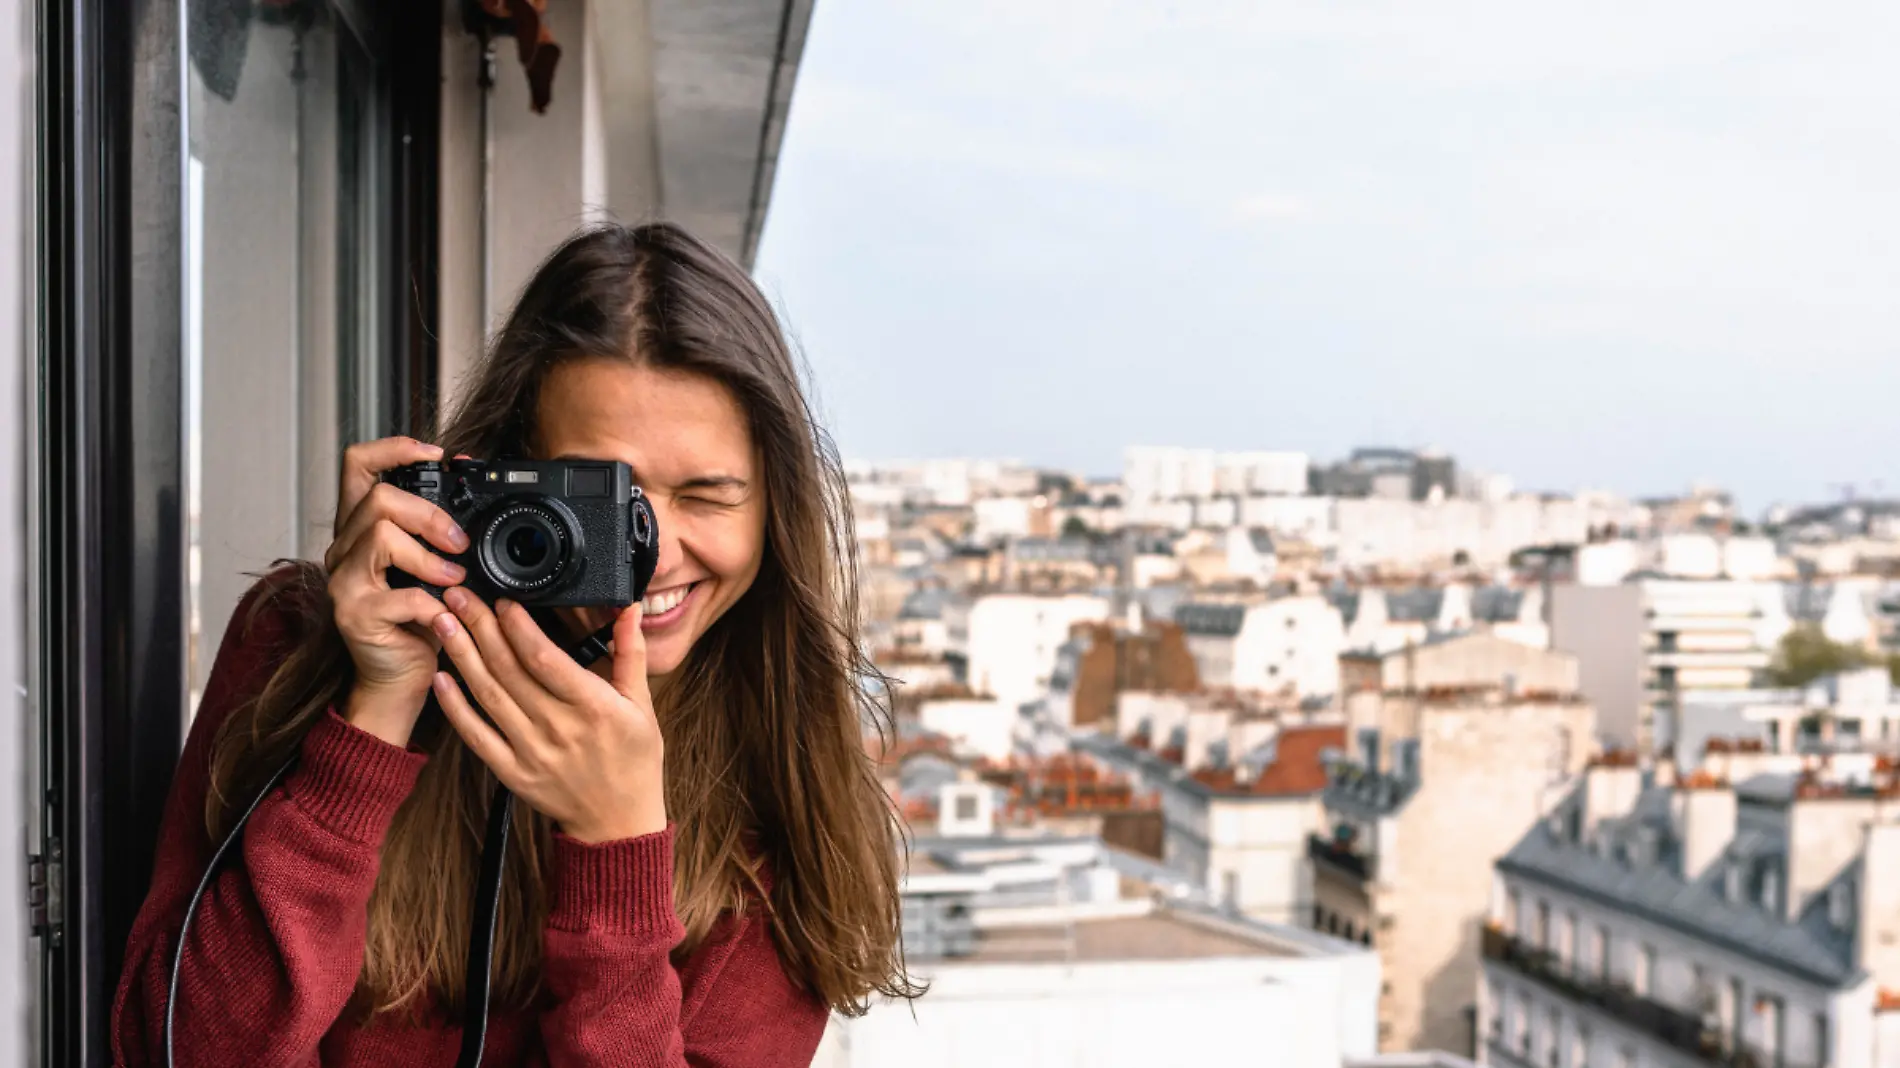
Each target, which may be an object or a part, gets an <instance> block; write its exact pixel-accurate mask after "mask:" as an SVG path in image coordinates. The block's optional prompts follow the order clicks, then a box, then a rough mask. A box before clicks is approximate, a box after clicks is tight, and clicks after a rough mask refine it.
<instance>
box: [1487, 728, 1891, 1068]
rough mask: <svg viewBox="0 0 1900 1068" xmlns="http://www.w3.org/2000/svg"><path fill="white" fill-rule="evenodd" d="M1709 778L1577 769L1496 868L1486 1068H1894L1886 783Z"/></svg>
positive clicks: (1622, 766) (1726, 773)
mask: <svg viewBox="0 0 1900 1068" xmlns="http://www.w3.org/2000/svg"><path fill="white" fill-rule="evenodd" d="M1723 759H1724V760H1725V761H1726V763H1724V764H1720V765H1714V766H1705V767H1703V768H1701V769H1699V774H1696V775H1694V776H1691V777H1686V778H1684V779H1683V781H1682V782H1681V783H1680V784H1675V783H1670V782H1667V781H1666V780H1664V779H1659V780H1657V781H1656V782H1655V783H1653V784H1649V783H1646V782H1645V776H1646V773H1645V772H1643V771H1642V770H1640V769H1638V768H1637V767H1636V766H1635V765H1634V763H1633V762H1616V763H1614V764H1613V765H1599V766H1596V767H1593V768H1591V769H1590V770H1589V771H1588V772H1587V773H1586V775H1585V776H1584V778H1583V780H1582V783H1581V784H1580V786H1579V788H1578V789H1577V790H1576V791H1575V793H1574V794H1572V795H1571V796H1570V797H1569V798H1568V799H1567V800H1566V801H1564V802H1563V803H1562V804H1560V805H1559V806H1557V807H1556V808H1555V809H1553V810H1552V811H1551V813H1550V814H1549V816H1548V818H1546V819H1545V820H1544V821H1542V822H1540V824H1539V825H1538V826H1537V827H1535V828H1534V829H1533V830H1532V831H1531V832H1530V833H1528V834H1527V835H1525V837H1524V838H1523V840H1522V841H1520V842H1519V843H1518V844H1517V846H1516V847H1515V848H1513V849H1512V850H1511V851H1510V852H1509V853H1508V854H1506V855H1505V856H1504V857H1503V858H1502V859H1501V860H1500V861H1499V862H1498V864H1497V877H1496V892H1495V901H1494V905H1493V911H1492V926H1491V928H1490V929H1489V930H1488V931H1487V934H1486V937H1485V939H1484V956H1485V962H1484V976H1483V979H1482V981H1481V983H1480V988H1479V991H1478V995H1479V1002H1480V1027H1481V1033H1482V1034H1483V1035H1484V1043H1483V1058H1482V1059H1483V1060H1485V1061H1486V1062H1487V1063H1491V1064H1499V1065H1507V1066H1512V1068H1520V1066H1522V1068H1528V1066H1532V1065H1535V1066H1537V1068H1544V1066H1546V1065H1548V1064H1553V1063H1559V1064H1564V1065H1574V1066H1578V1068H1611V1066H1623V1065H1628V1066H1643V1068H1647V1066H1659V1068H1660V1066H1670V1068H1673V1066H1682V1068H1689V1066H1692V1065H1708V1064H1751V1065H1780V1066H1784V1068H1876V1066H1891V1065H1895V1064H1900V1013H1897V1012H1895V1011H1892V1010H1893V1009H1894V1008H1896V1007H1900V1006H1895V1005H1893V1004H1892V1003H1891V1002H1890V1001H1888V1000H1887V999H1885V998H1883V996H1882V995H1881V994H1880V991H1881V990H1882V989H1883V988H1886V989H1892V988H1894V987H1895V986H1897V985H1900V822H1896V820H1897V819H1900V805H1896V801H1895V794H1894V788H1893V783H1892V782H1891V773H1883V774H1884V775H1885V778H1882V779H1876V780H1872V781H1867V782H1864V783H1861V784H1854V783H1848V782H1842V781H1838V780H1835V781H1830V780H1828V779H1826V778H1824V777H1821V776H1819V775H1817V774H1815V773H1812V772H1810V773H1807V774H1805V775H1788V774H1774V773H1763V774H1753V773H1752V772H1751V769H1749V768H1747V767H1745V766H1744V764H1745V763H1746V762H1747V761H1748V760H1751V759H1756V758H1755V757H1752V756H1748V755H1740V756H1736V757H1725V758H1723ZM1760 759H1770V758H1769V757H1767V756H1765V755H1764V756H1763V757H1762V758H1760ZM1870 767H1871V765H1870Z"/></svg>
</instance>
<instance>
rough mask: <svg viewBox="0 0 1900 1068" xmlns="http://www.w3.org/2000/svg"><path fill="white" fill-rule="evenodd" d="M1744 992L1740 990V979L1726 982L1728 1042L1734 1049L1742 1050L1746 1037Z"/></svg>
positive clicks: (1746, 1021) (1746, 1016) (1746, 1012)
mask: <svg viewBox="0 0 1900 1068" xmlns="http://www.w3.org/2000/svg"><path fill="white" fill-rule="evenodd" d="M1746 993H1747V992H1746V991H1745V990H1743V989H1742V981H1741V980H1740V979H1730V980H1729V981H1728V1004H1729V1019H1728V1025H1729V1041H1730V1042H1731V1043H1732V1044H1733V1045H1734V1047H1735V1048H1736V1049H1741V1048H1742V1042H1743V1041H1744V1039H1745V1038H1746V1037H1747V1035H1748V1007H1747V1006H1748V1002H1747V999H1746V997H1745V995H1746Z"/></svg>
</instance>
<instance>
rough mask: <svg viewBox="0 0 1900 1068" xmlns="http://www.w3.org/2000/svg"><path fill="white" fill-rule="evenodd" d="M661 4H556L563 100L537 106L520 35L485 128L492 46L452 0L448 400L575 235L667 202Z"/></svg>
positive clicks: (590, 0) (447, 142)
mask: <svg viewBox="0 0 1900 1068" xmlns="http://www.w3.org/2000/svg"><path fill="white" fill-rule="evenodd" d="M649 14H650V12H649V11H648V6H647V3H646V0H585V2H581V3H560V4H550V5H548V10H547V12H546V13H545V14H544V16H543V17H544V18H545V19H546V20H547V23H548V26H549V28H550V29H551V30H552V31H553V33H554V37H555V40H556V41H557V42H559V44H560V45H561V50H562V51H561V62H560V67H559V69H558V70H557V71H556V73H555V76H554V95H553V100H552V101H551V102H550V103H549V105H548V109H547V111H546V112H545V113H544V114H540V115H537V114H535V113H534V111H533V110H532V109H531V108H530V107H529V100H528V84H527V78H526V77H525V76H524V75H523V73H522V70H521V64H520V62H519V61H518V60H517V59H516V58H515V52H514V44H513V41H512V40H503V41H500V42H499V47H498V53H497V64H496V67H497V69H496V81H495V88H494V90H493V91H492V93H491V95H490V97H489V99H488V102H487V103H488V111H487V125H486V128H485V127H484V124H483V113H482V93H481V90H480V88H479V87H478V85H477V81H476V79H477V76H478V74H479V71H480V65H481V58H480V48H479V46H478V44H477V42H476V40H475V39H474V38H473V37H472V36H470V35H469V34H467V33H464V32H463V31H462V28H461V16H460V5H459V3H457V2H456V0H445V4H444V19H443V26H444V31H443V41H442V48H443V52H442V72H443V87H442V125H441V145H440V158H441V183H442V184H441V193H442V203H441V211H440V217H439V226H440V232H441V235H442V237H441V241H442V258H441V283H440V288H439V290H438V292H437V298H438V301H439V305H438V315H439V318H440V323H439V329H440V336H441V352H440V379H441V385H442V396H443V397H444V398H445V399H452V398H453V397H454V396H456V395H457V394H456V389H457V386H458V385H459V384H460V382H461V380H462V378H463V376H464V375H465V374H466V372H467V370H468V368H469V367H470V366H471V365H472V363H473V362H474V360H475V359H476V358H477V357H479V356H480V354H481V352H482V350H483V347H484V346H485V344H486V341H487V338H488V336H489V334H490V332H492V331H493V330H494V329H495V328H496V327H498V326H500V325H501V322H502V320H503V319H505V318H506V316H507V313H508V310H509V308H510V307H511V306H512V305H513V303H514V299H515V296H516V294H517V293H518V292H519V291H520V289H521V287H522V285H524V284H525V283H526V282H527V279H528V277H529V275H530V274H532V273H533V271H534V268H535V267H536V265H538V264H539V263H540V262H541V261H542V260H543V259H544V258H546V256H547V255H548V253H550V252H552V251H554V248H555V246H556V245H558V244H559V243H560V242H561V241H562V240H563V239H564V238H566V237H567V236H568V235H569V234H571V233H573V231H574V230H575V229H576V228H578V227H580V226H581V225H583V224H585V223H587V222H590V221H594V220H597V219H602V218H610V217H611V218H617V219H620V220H621V221H624V222H629V223H638V222H643V221H646V220H647V219H649V218H652V217H654V216H656V215H657V214H658V213H659V209H660V207H661V191H660V182H659V174H658V147H657V140H656V133H655V131H656V128H657V119H656V115H655V90H654V84H653V46H652V35H651V27H650V26H649V23H648V18H649ZM485 206H486V207H487V208H488V209H489V210H488V212H487V219H486V225H485V226H484V218H483V209H484V207H485ZM484 257H486V258H484ZM484 265H486V271H484Z"/></svg>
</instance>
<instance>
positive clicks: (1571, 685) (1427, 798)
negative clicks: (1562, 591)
mask: <svg viewBox="0 0 1900 1068" xmlns="http://www.w3.org/2000/svg"><path fill="white" fill-rule="evenodd" d="M1576 680H1577V668H1576V662H1575V660H1574V659H1573V658H1571V657H1568V656H1566V655H1564V654H1562V653H1556V652H1552V651H1550V650H1543V649H1534V648H1531V647H1529V646H1526V645H1522V644H1520V643H1517V642H1512V641H1509V640H1507V639H1504V638H1500V637H1498V636H1496V635H1492V634H1469V635H1464V636H1461V637H1454V638H1448V639H1445V640H1442V641H1438V642H1434V643H1430V644H1427V645H1425V646H1421V647H1414V648H1410V649H1406V650H1401V651H1398V652H1393V653H1388V654H1385V655H1383V656H1361V657H1347V658H1343V659H1342V661H1341V681H1342V684H1343V686H1344V688H1345V702H1346V715H1347V717H1348V720H1349V722H1350V724H1351V728H1352V731H1353V738H1354V745H1353V752H1352V754H1351V755H1350V756H1349V757H1347V758H1344V759H1340V760H1337V761H1334V762H1333V764H1332V767H1331V768H1330V770H1329V772H1328V775H1327V782H1326V787H1325V789H1324V791H1323V792H1322V794H1321V804H1322V807H1323V809H1324V815H1325V820H1326V829H1325V830H1324V831H1323V832H1319V833H1315V834H1314V835H1313V836H1312V838H1311V839H1310V840H1309V843H1308V853H1309V856H1310V857H1311V859H1312V861H1313V869H1314V872H1313V910H1312V915H1311V916H1310V918H1309V921H1308V922H1310V923H1311V924H1313V926H1314V927H1315V928H1316V929H1318V930H1322V931H1325V932H1328V933H1337V934H1339V935H1341V936H1343V937H1347V938H1352V939H1357V940H1359V941H1362V942H1365V943H1367V944H1369V945H1371V946H1372V947H1373V948H1374V949H1375V950H1377V952H1378V954H1379V959H1380V963H1381V969H1382V971H1383V973H1384V975H1385V986H1384V988H1383V991H1382V995H1381V998H1380V1010H1379V1021H1380V1047H1381V1049H1384V1050H1388V1051H1394V1050H1411V1049H1436V1050H1445V1051H1448V1052H1452V1053H1464V1052H1466V1051H1469V1050H1470V1049H1471V1048H1472V1046H1473V1044H1474V1038H1475V1033H1474V1018H1475V1009H1474V1007H1473V1004H1472V996H1471V989H1472V987H1471V984H1475V983H1476V981H1477V978H1478V972H1479V963H1478V962H1479V945H1480V938H1481V931H1482V929H1483V924H1484V921H1485V918H1486V916H1487V915H1488V914H1489V910H1490V904H1491V893H1492V887H1491V879H1490V877H1489V874H1488V873H1489V871H1490V868H1491V865H1492V863H1493V862H1494V861H1495V860H1496V859H1497V858H1498V857H1499V856H1501V855H1503V854H1504V853H1505V852H1506V851H1508V850H1509V849H1510V848H1511V847H1512V845H1513V844H1515V843H1516V842H1517V840H1518V839H1519V838H1520V837H1521V836H1522V834H1523V829H1524V828H1525V827H1527V826H1530V825H1531V824H1533V823H1535V822H1536V820H1537V819H1538V817H1539V815H1540V814H1541V813H1542V812H1543V811H1545V807H1546V804H1547V802H1548V798H1549V796H1550V794H1551V792H1552V791H1553V790H1555V789H1558V788H1559V787H1561V785H1562V784H1563V783H1564V782H1566V781H1567V780H1568V778H1569V777H1570V776H1572V775H1575V774H1576V773H1578V772H1580V771H1581V770H1582V768H1583V766H1584V762H1585V760H1586V759H1587V758H1588V756H1589V753H1590V750H1591V744H1592V743H1591V740H1592V738H1593V736H1594V731H1595V721H1596V715H1595V711H1594V709H1592V708H1591V706H1590V704H1589V702H1588V701H1586V700H1584V699H1583V698H1582V697H1581V696H1579V695H1578V694H1577V691H1576Z"/></svg>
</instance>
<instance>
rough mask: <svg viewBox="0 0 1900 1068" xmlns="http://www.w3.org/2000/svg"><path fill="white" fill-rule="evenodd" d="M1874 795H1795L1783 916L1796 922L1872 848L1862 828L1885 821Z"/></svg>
mask: <svg viewBox="0 0 1900 1068" xmlns="http://www.w3.org/2000/svg"><path fill="white" fill-rule="evenodd" d="M1880 808H1881V806H1880V803H1879V802H1878V801H1877V800H1876V799H1874V798H1871V797H1818V798H1804V797H1801V796H1800V795H1799V794H1797V795H1796V796H1795V800H1794V803H1793V804H1790V805H1789V806H1788V878H1787V881H1786V884H1785V886H1786V899H1785V900H1786V905H1787V907H1786V909H1785V910H1784V911H1783V916H1784V917H1785V918H1786V919H1787V920H1788V922H1790V923H1792V922H1794V919H1795V917H1797V916H1799V915H1801V913H1802V910H1804V909H1806V908H1807V907H1808V904H1809V902H1811V901H1813V900H1814V899H1815V895H1817V894H1820V893H1823V892H1824V891H1826V889H1827V887H1828V884H1830V883H1832V882H1833V881H1834V877H1835V876H1836V875H1838V874H1839V873H1840V870H1841V869H1842V868H1844V867H1846V866H1847V865H1849V864H1851V863H1853V860H1854V857H1855V856H1856V855H1857V854H1859V852H1860V850H1861V849H1862V848H1863V847H1864V846H1865V844H1866V838H1865V837H1864V833H1863V831H1862V828H1863V827H1865V826H1867V825H1868V824H1869V823H1873V824H1876V825H1879V824H1881V823H1885V822H1890V821H1891V818H1892V817H1891V816H1889V817H1888V818H1887V819H1886V820H1883V819H1881V816H1882V813H1881V811H1880Z"/></svg>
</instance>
